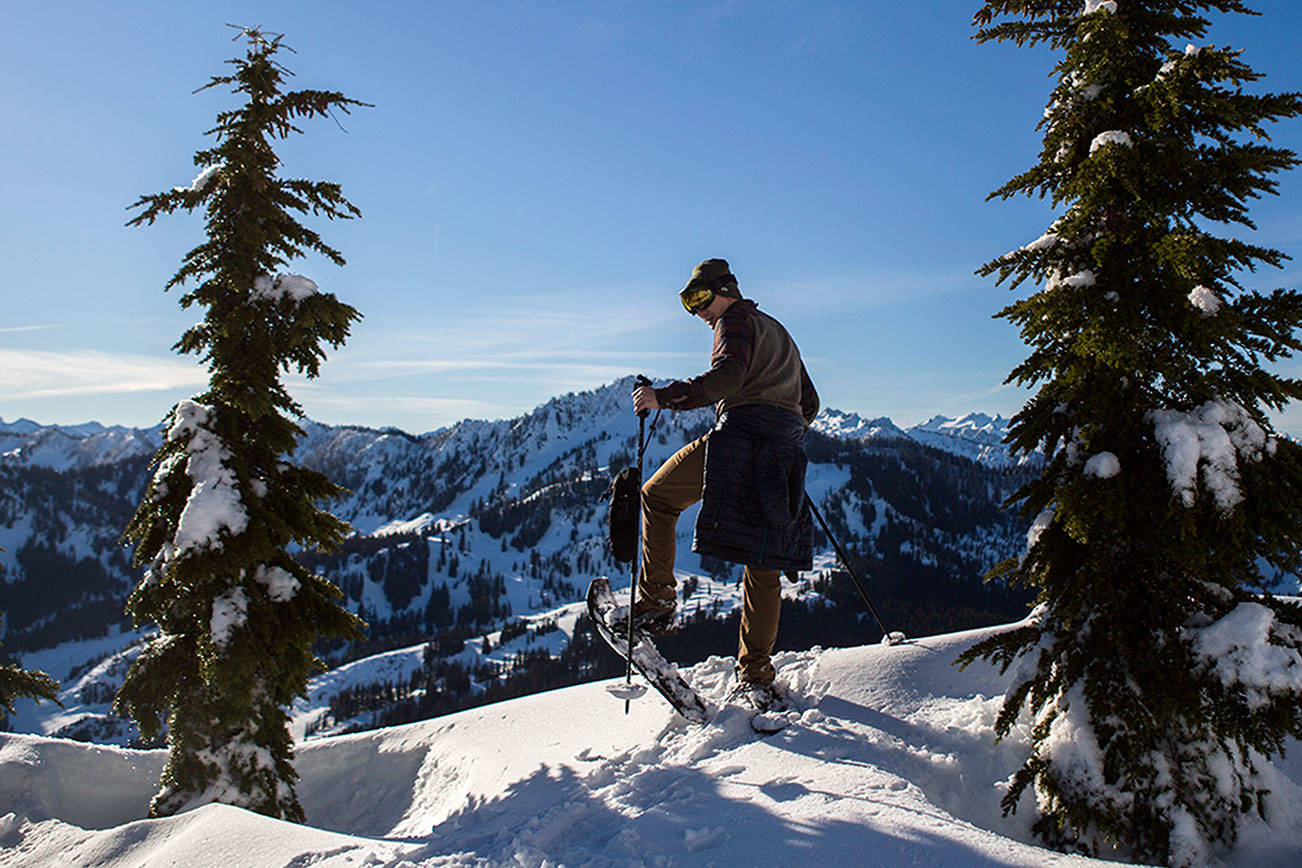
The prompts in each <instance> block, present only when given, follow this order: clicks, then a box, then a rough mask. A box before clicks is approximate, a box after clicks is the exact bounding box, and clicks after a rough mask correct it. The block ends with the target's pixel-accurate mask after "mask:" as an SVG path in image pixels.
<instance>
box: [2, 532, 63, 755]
mask: <svg viewBox="0 0 1302 868" xmlns="http://www.w3.org/2000/svg"><path fill="white" fill-rule="evenodd" d="M2 551H4V549H0V552H2ZM4 626H5V615H4V612H0V639H3V638H4V634H5V633H4ZM58 692H59V682H57V681H55V680H54V679H53V678H51V677H50V676H48V675H46V674H45V673H44V672H40V671H28V670H26V669H23V668H22V667H21V666H18V665H17V664H14V663H8V662H5V654H4V647H3V645H0V729H3V728H4V726H3V724H4V719H5V716H6V715H8V714H13V713H14V700H15V699H22V698H24V697H26V698H28V699H49V700H51V701H53V702H58V701H59V700H58V699H56V698H55V697H56V696H57V695H58Z"/></svg>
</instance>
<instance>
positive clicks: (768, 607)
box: [641, 435, 782, 684]
mask: <svg viewBox="0 0 1302 868" xmlns="http://www.w3.org/2000/svg"><path fill="white" fill-rule="evenodd" d="M706 436H709V435H706ZM705 439H706V438H705V437H701V438H699V439H697V440H693V441H692V442H691V443H688V444H687V445H686V446H684V447H683V448H682V449H679V450H678V451H677V452H675V453H674V454H673V455H672V456H670V458H669V460H668V461H666V462H665V463H664V464H662V465H660V469H659V470H657V471H656V472H655V474H654V475H652V477H651V478H650V479H648V480H647V481H646V483H645V484H643V486H642V579H641V596H642V597H643V598H645V599H648V600H654V601H656V602H659V603H662V604H665V603H673V602H674V601H675V599H676V598H677V582H676V581H675V579H674V555H675V536H676V534H677V531H678V516H679V515H680V514H681V513H682V511H683V510H685V509H687V508H688V507H689V506H691V505H692V504H694V503H696V502H697V501H698V500H700V499H701V486H702V484H703V483H704V481H705ZM781 604H782V578H781V574H780V573H779V572H778V571H777V570H762V569H756V568H755V567H751V566H747V567H746V571H745V575H744V579H743V584H742V596H741V635H740V637H739V640H738V647H737V669H738V673H739V675H740V677H741V679H742V680H743V681H752V682H758V683H760V684H768V683H770V682H772V681H773V675H774V670H773V662H772V660H771V655H772V653H773V643H774V642H776V641H777V638H778V615H779V614H780V612H781Z"/></svg>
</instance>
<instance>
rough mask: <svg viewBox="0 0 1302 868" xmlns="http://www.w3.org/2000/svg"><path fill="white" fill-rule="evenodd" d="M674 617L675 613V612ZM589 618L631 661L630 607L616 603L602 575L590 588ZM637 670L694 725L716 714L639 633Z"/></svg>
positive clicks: (635, 649)
mask: <svg viewBox="0 0 1302 868" xmlns="http://www.w3.org/2000/svg"><path fill="white" fill-rule="evenodd" d="M671 615H672V612H671ZM588 616H589V617H591V618H592V623H593V625H594V626H595V627H596V630H597V634H598V635H599V636H601V638H602V639H604V640H605V641H606V644H607V645H609V646H610V647H611V648H612V649H613V650H614V651H615V653H616V654H618V655H619V656H620V657H621V658H623V659H624V660H630V657H629V651H628V626H627V625H628V620H627V618H628V607H627V606H620V605H618V604H617V603H616V602H615V595H614V594H613V593H611V590H610V581H609V580H608V579H607V578H606V577H605V576H602V577H600V578H596V579H593V580H592V584H591V585H589V586H588ZM631 662H632V664H633V668H634V669H636V670H637V671H638V672H640V673H641V674H642V676H643V677H644V678H646V680H647V682H648V683H650V685H651V686H652V687H654V688H655V689H656V691H657V692H658V693H659V694H660V695H661V696H663V697H664V698H665V699H666V700H667V701H668V702H669V704H670V705H672V706H673V707H674V710H675V711H677V712H678V713H679V714H681V715H682V716H683V717H685V718H687V719H688V720H690V721H691V722H692V723H705V722H706V721H708V720H709V719H710V718H711V717H712V716H713V714H712V713H711V711H710V709H709V707H708V706H707V705H706V704H705V700H703V699H701V697H700V694H698V693H697V692H696V691H695V690H694V689H692V685H690V684H688V683H687V681H685V680H684V679H683V676H681V675H679V674H678V669H677V668H676V667H675V666H674V665H673V664H672V663H670V662H668V661H667V660H665V658H664V657H662V656H661V654H660V651H659V650H657V649H656V646H655V644H654V643H653V642H652V641H651V638H650V637H649V636H648V635H646V634H645V633H639V632H637V631H636V630H635V631H634V633H633V653H632V658H631Z"/></svg>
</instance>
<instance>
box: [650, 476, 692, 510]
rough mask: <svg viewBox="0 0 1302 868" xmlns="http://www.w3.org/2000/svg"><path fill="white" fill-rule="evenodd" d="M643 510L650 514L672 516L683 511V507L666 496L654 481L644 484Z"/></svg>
mask: <svg viewBox="0 0 1302 868" xmlns="http://www.w3.org/2000/svg"><path fill="white" fill-rule="evenodd" d="M642 508H643V509H646V510H647V511H649V512H655V513H659V514H661V515H672V516H676V515H678V514H679V513H680V512H682V511H683V510H682V507H680V506H678V505H677V504H675V503H673V502H672V500H670V499H669V498H666V497H665V496H664V492H663V491H662V490H661V487H660V486H659V485H657V484H656V481H655V480H654V479H649V480H647V481H646V482H644V483H642Z"/></svg>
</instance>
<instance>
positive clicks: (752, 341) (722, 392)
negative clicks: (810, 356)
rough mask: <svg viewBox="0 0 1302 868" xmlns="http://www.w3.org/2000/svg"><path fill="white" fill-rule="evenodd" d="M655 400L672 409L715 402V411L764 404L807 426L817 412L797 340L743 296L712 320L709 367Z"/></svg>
mask: <svg viewBox="0 0 1302 868" xmlns="http://www.w3.org/2000/svg"><path fill="white" fill-rule="evenodd" d="M656 400H657V401H658V402H659V403H660V405H661V406H662V407H668V408H669V409H671V410H692V409H695V408H697V407H705V406H707V405H709V404H714V409H715V413H716V414H722V413H723V412H724V411H725V410H727V409H728V408H729V407H740V406H742V405H743V404H767V405H769V406H772V407H780V408H782V409H783V410H788V411H790V412H791V413H794V414H795V415H797V416H799V417H801V418H802V419H804V420H805V426H806V427H808V426H809V423H811V422H813V421H814V417H815V416H816V415H818V392H816V391H815V390H814V384H813V382H811V381H810V379H809V374H808V373H806V371H805V365H804V363H803V362H802V361H801V360H800V350H799V349H798V348H797V347H796V342H795V341H793V340H792V339H791V335H789V334H787V330H786V329H785V328H783V327H782V323H780V322H778V321H777V320H775V319H774V318H773V317H771V316H769V315H768V314H765V313H761V312H760V311H759V309H758V308H757V307H756V305H755V302H753V301H751V300H750V299H745V298H743V299H739V300H738V301H735V302H733V303H732V304H731V305H729V306H728V309H727V310H726V311H724V312H723V316H721V317H719V319H718V320H717V321H716V322H715V323H714V351H713V353H711V355H710V369H709V370H708V371H706V372H705V373H703V374H701V375H699V376H696V377H692V378H691V379H690V380H678V381H675V382H673V383H670V384H669V385H667V386H664V387H663V388H660V389H656Z"/></svg>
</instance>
